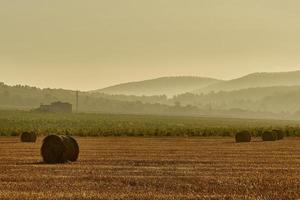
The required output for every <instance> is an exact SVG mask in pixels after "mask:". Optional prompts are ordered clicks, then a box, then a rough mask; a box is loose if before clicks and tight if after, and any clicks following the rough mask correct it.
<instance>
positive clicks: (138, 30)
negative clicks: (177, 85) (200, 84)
mask: <svg viewBox="0 0 300 200" xmlns="http://www.w3.org/2000/svg"><path fill="white" fill-rule="evenodd" d="M299 44H300V1H298V0H285V1H283V0H226V1H225V0H151V1H149V0H85V1H83V0H26V1H24V0H0V81H3V82H6V83H8V84H17V83H21V84H29V85H34V86H40V87H55V88H68V89H81V90H90V89H98V88H102V87H105V86H109V85H112V84H116V83H121V82H127V81H135V80H143V79H148V78H156V77H161V76H174V75H196V76H210V77H216V78H222V79H230V78H235V77H238V76H241V75H245V74H247V73H251V72H256V71H289V70H298V69H300V56H299V55H300V45H299Z"/></svg>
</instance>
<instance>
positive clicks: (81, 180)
mask: <svg viewBox="0 0 300 200" xmlns="http://www.w3.org/2000/svg"><path fill="white" fill-rule="evenodd" d="M42 139H43V138H38V140H37V142H36V143H34V144H32V143H20V142H19V138H17V137H1V138H0V172H1V173H0V199H78V200H79V199H91V200H92V199H266V200H267V199H272V200H276V199H278V200H279V199H280V200H282V199H285V200H288V199H299V198H300V139H298V138H287V139H285V140H282V141H275V142H261V141H259V140H258V139H254V141H253V142H251V143H234V139H232V138H226V139H224V138H214V139H213V138H134V137H131V138H128V137H124V138H122V137H120V138H76V139H77V141H78V143H79V145H80V155H79V160H78V161H77V162H74V163H67V164H57V165H48V164H42V163H40V162H41V160H42V159H41V156H40V147H41V143H42Z"/></svg>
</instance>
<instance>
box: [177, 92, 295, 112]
mask: <svg viewBox="0 0 300 200" xmlns="http://www.w3.org/2000/svg"><path fill="white" fill-rule="evenodd" d="M172 101H174V102H180V103H181V104H182V105H193V106H197V107H199V108H201V109H204V108H209V109H226V110H231V109H242V110H249V111H264V112H276V113H280V112H291V113H293V112H295V111H298V110H299V111H300V103H299V102H300V86H273V87H256V88H247V89H241V90H233V91H219V92H211V93H207V94H193V93H186V94H181V95H177V96H176V97H174V98H173V99H172Z"/></svg>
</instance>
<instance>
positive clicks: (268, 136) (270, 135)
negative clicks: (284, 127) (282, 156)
mask: <svg viewBox="0 0 300 200" xmlns="http://www.w3.org/2000/svg"><path fill="white" fill-rule="evenodd" d="M262 140H263V141H275V140H277V134H276V132H274V131H265V132H263V134H262Z"/></svg>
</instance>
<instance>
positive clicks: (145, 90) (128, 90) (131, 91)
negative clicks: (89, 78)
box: [93, 76, 222, 96]
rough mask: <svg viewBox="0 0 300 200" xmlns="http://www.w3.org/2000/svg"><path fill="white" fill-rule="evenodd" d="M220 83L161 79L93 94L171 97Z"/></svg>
mask: <svg viewBox="0 0 300 200" xmlns="http://www.w3.org/2000/svg"><path fill="white" fill-rule="evenodd" d="M221 82H222V81H221V80H217V79H212V78H202V77H188V76H182V77H163V78H158V79H151V80H145V81H139V82H130V83H124V84H119V85H115V86H111V87H107V88H104V89H100V90H96V91H93V92H99V93H106V94H124V95H137V96H142V95H146V96H153V95H167V96H173V95H177V94H182V93H186V92H190V91H193V90H196V89H200V88H203V87H207V86H209V85H211V84H215V83H221Z"/></svg>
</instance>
